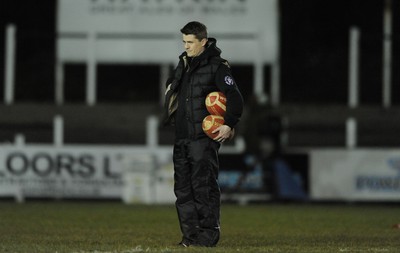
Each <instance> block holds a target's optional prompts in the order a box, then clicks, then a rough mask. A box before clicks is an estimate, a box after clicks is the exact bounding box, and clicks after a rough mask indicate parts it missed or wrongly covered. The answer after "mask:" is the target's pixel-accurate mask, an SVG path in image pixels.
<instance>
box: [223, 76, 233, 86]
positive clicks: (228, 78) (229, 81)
mask: <svg viewBox="0 0 400 253" xmlns="http://www.w3.org/2000/svg"><path fill="white" fill-rule="evenodd" d="M225 83H226V84H227V85H234V84H235V81H233V78H232V77H230V76H225Z"/></svg>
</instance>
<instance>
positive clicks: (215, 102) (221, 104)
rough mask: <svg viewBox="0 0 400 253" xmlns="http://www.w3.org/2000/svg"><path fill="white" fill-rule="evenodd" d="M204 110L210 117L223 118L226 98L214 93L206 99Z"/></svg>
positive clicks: (220, 93) (216, 92)
mask: <svg viewBox="0 0 400 253" xmlns="http://www.w3.org/2000/svg"><path fill="white" fill-rule="evenodd" d="M206 108H207V111H208V112H209V113H210V114H211V115H219V116H224V115H225V112H226V97H225V95H224V94H223V93H222V92H220V91H214V92H211V93H210V94H208V95H207V97H206Z"/></svg>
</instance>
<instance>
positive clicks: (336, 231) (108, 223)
mask: <svg viewBox="0 0 400 253" xmlns="http://www.w3.org/2000/svg"><path fill="white" fill-rule="evenodd" d="M221 222H222V231H221V232H222V233H221V240H220V243H219V244H218V246H217V247H215V248H193V247H192V248H179V247H177V246H176V243H177V242H178V241H179V239H180V232H179V226H178V222H177V217H176V212H175V208H174V207H173V206H144V205H124V204H122V203H116V202H101V203H99V202H27V203H25V204H16V203H11V202H0V252H32V253H33V252H46V253H47V252H59V253H61V252H76V253H87V252H93V253H95V252H96V253H105V252H110V253H111V252H113V253H114V252H115V253H117V252H118V253H120V252H121V253H130V252H285V253H286V252H307V253H310V252H400V229H393V228H392V227H391V226H392V225H393V224H395V223H400V207H399V206H397V205H315V204H314V205H305V204H298V205H296V204H265V205H250V206H237V205H223V206H222V221H221Z"/></svg>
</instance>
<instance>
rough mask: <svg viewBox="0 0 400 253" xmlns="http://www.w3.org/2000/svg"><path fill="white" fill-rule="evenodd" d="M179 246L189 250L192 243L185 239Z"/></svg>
mask: <svg viewBox="0 0 400 253" xmlns="http://www.w3.org/2000/svg"><path fill="white" fill-rule="evenodd" d="M178 245H179V246H181V247H185V248H187V247H189V246H190V245H191V242H190V241H189V240H187V239H183V240H182V241H181V242H180V243H178Z"/></svg>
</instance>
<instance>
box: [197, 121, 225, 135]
mask: <svg viewBox="0 0 400 253" xmlns="http://www.w3.org/2000/svg"><path fill="white" fill-rule="evenodd" d="M224 123H225V121H224V118H223V117H222V116H219V115H208V116H206V117H205V118H204V119H203V124H202V127H203V131H204V133H205V134H206V135H207V136H208V137H210V138H211V139H214V138H215V137H217V135H218V132H216V133H214V134H213V133H212V132H213V131H214V130H215V129H217V128H218V127H219V126H222V125H223V124H224Z"/></svg>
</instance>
